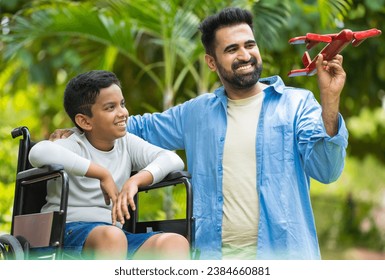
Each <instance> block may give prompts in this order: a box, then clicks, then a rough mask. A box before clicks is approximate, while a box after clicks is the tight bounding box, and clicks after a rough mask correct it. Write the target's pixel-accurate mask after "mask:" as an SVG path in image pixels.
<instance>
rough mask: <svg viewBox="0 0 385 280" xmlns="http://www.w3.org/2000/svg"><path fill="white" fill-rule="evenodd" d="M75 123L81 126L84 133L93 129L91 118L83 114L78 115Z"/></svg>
mask: <svg viewBox="0 0 385 280" xmlns="http://www.w3.org/2000/svg"><path fill="white" fill-rule="evenodd" d="M75 122H76V124H77V125H78V126H80V127H81V128H82V129H83V130H84V131H90V130H91V129H92V123H91V122H90V117H89V116H87V115H83V114H80V113H79V114H76V116H75Z"/></svg>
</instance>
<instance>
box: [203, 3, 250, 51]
mask: <svg viewBox="0 0 385 280" xmlns="http://www.w3.org/2000/svg"><path fill="white" fill-rule="evenodd" d="M238 24H248V25H249V26H250V28H251V30H253V15H252V14H251V13H250V12H249V11H248V10H244V9H240V8H225V9H223V10H222V11H220V12H219V13H217V14H215V15H212V16H209V17H207V18H206V19H205V20H203V22H202V23H201V24H200V25H199V27H198V29H199V30H200V31H201V32H202V37H201V41H202V44H203V46H204V48H205V50H206V53H207V54H209V55H211V56H214V55H215V34H216V31H217V30H218V29H220V28H222V27H226V26H232V25H238Z"/></svg>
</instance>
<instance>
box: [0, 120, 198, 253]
mask: <svg viewBox="0 0 385 280" xmlns="http://www.w3.org/2000/svg"><path fill="white" fill-rule="evenodd" d="M11 135H12V137H13V138H17V137H20V136H22V137H21V139H20V140H19V153H18V162H17V173H16V182H15V196H14V204H13V212H12V224H11V233H10V234H3V235H0V260H1V259H4V260H24V259H30V258H31V256H32V254H31V252H33V251H34V249H36V248H38V249H42V248H43V249H47V250H46V253H45V254H39V255H38V257H36V256H33V259H35V258H37V259H71V257H70V256H69V255H67V254H66V252H65V251H64V250H63V240H64V230H65V223H66V214H67V203H68V190H69V180H68V175H67V173H66V172H65V171H64V169H63V167H62V166H61V165H47V166H43V167H41V168H33V167H32V166H31V164H30V163H29V160H28V154H29V151H30V149H31V147H32V146H33V145H34V142H33V141H31V137H30V133H29V130H28V128H27V127H25V126H22V127H17V128H15V129H13V130H12V132H11ZM190 178H191V176H190V174H189V173H188V172H187V171H177V172H172V173H170V174H169V175H168V176H166V178H164V179H163V180H162V181H161V182H159V183H157V184H154V185H151V186H146V187H142V188H140V189H139V192H138V194H137V195H136V197H135V202H136V204H137V210H136V211H131V213H130V214H131V215H130V216H131V219H129V220H128V221H126V223H125V224H124V227H123V228H124V229H125V230H127V231H129V232H132V233H144V232H149V231H163V232H175V233H179V234H181V235H183V236H185V237H186V238H187V240H188V241H189V243H190V247H191V252H193V251H194V217H193V214H192V201H193V200H192V186H191V183H190ZM49 180H60V181H61V201H60V207H59V209H58V210H57V211H54V212H49V213H40V209H41V207H42V206H43V205H44V204H45V203H46V200H45V197H46V195H47V182H48V181H49ZM170 187H171V188H176V187H184V189H185V198H186V201H185V205H186V206H185V208H186V212H185V217H183V218H171V219H167V220H150V221H141V219H140V218H139V217H140V214H139V212H140V211H141V210H140V205H139V199H138V197H139V196H141V195H146V194H149V193H150V192H152V191H154V190H156V189H161V188H170ZM43 251H44V250H43ZM192 254H193V253H192Z"/></svg>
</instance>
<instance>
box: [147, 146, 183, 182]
mask: <svg viewBox="0 0 385 280" xmlns="http://www.w3.org/2000/svg"><path fill="white" fill-rule="evenodd" d="M183 169H184V162H183V160H182V159H181V158H180V157H179V156H178V155H177V154H176V153H174V152H171V151H167V150H165V151H162V152H159V153H158V155H157V156H156V158H155V159H154V160H153V161H152V162H151V163H150V164H149V165H147V166H146V167H145V168H143V170H146V171H148V172H150V173H151V174H152V176H153V182H152V184H156V183H158V182H160V181H161V180H163V178H164V177H166V176H167V175H168V174H169V173H170V172H172V171H177V170H183Z"/></svg>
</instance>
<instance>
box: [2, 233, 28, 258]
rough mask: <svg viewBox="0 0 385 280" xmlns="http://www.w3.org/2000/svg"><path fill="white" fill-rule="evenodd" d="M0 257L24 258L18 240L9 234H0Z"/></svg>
mask: <svg viewBox="0 0 385 280" xmlns="http://www.w3.org/2000/svg"><path fill="white" fill-rule="evenodd" d="M0 259H2V260H24V251H23V247H22V246H21V244H20V242H19V240H18V239H17V238H16V237H14V236H12V235H10V234H3V235H0Z"/></svg>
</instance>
